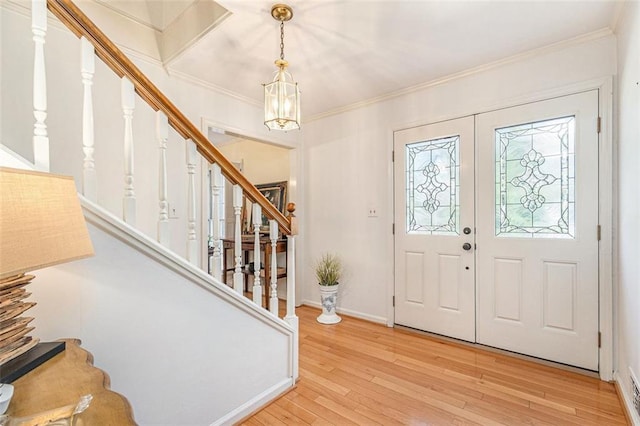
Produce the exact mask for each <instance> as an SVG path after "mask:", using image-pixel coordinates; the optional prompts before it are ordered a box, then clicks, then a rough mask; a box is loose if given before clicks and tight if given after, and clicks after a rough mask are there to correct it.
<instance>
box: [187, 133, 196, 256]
mask: <svg viewBox="0 0 640 426" xmlns="http://www.w3.org/2000/svg"><path fill="white" fill-rule="evenodd" d="M185 142H186V146H187V173H188V179H189V187H188V189H187V192H188V195H187V197H188V201H187V203H188V204H187V260H188V261H189V262H191V263H193V264H194V265H195V264H196V262H197V259H198V238H197V235H196V160H197V150H196V144H195V143H194V142H193V141H192V140H191V139H187V140H186V141H185Z"/></svg>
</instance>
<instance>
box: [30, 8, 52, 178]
mask: <svg viewBox="0 0 640 426" xmlns="http://www.w3.org/2000/svg"><path fill="white" fill-rule="evenodd" d="M31 32H32V33H33V41H34V43H35V52H34V60H33V116H34V117H35V119H36V121H35V124H34V125H33V162H34V164H35V167H36V169H37V170H41V171H45V172H48V171H49V169H50V164H49V137H48V136H47V125H46V123H45V120H46V119H47V73H46V70H45V64H44V42H45V36H46V35H47V1H46V0H33V1H32V6H31Z"/></svg>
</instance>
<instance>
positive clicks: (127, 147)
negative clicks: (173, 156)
mask: <svg viewBox="0 0 640 426" xmlns="http://www.w3.org/2000/svg"><path fill="white" fill-rule="evenodd" d="M120 88H121V92H120V94H121V98H122V113H123V117H124V199H123V201H122V211H123V218H124V221H125V222H126V223H128V224H130V225H133V226H135V224H136V193H135V189H134V185H133V110H134V109H135V107H136V93H135V89H134V87H133V83H131V81H130V80H129V79H128V78H126V77H122V80H121V86H120Z"/></svg>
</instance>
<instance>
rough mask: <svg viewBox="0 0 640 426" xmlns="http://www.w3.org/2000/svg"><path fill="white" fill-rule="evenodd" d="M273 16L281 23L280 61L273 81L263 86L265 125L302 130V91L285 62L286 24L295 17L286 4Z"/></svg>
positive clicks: (279, 128)
mask: <svg viewBox="0 0 640 426" xmlns="http://www.w3.org/2000/svg"><path fill="white" fill-rule="evenodd" d="M271 16H273V18H274V19H276V20H277V21H280V59H278V60H276V61H275V64H276V67H278V70H277V71H276V73H275V75H274V77H273V81H272V82H271V83H267V84H263V86H264V124H265V126H267V127H268V128H269V130H272V129H273V130H284V131H287V130H295V129H299V128H300V91H299V90H298V83H296V82H295V81H293V77H291V73H289V72H288V71H287V66H288V65H289V63H288V62H287V61H285V60H284V23H285V21H289V20H290V19H291V18H292V17H293V10H292V9H291V7H289V6H287V5H286V4H276V5H274V6H273V7H272V8H271Z"/></svg>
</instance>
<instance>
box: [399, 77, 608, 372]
mask: <svg viewBox="0 0 640 426" xmlns="http://www.w3.org/2000/svg"><path fill="white" fill-rule="evenodd" d="M594 89H597V90H598V112H599V116H600V119H601V127H600V134H599V137H598V145H599V146H598V170H599V175H598V198H599V203H598V222H599V224H600V227H601V233H600V242H599V247H598V270H599V273H598V282H599V285H598V298H599V314H598V326H599V331H600V335H601V340H600V343H601V345H600V348H599V351H598V355H599V366H598V370H599V375H600V379H601V380H604V381H611V380H613V368H614V366H613V336H614V335H613V325H614V318H613V313H614V306H613V303H614V300H613V288H614V286H613V283H614V281H613V216H614V211H613V162H614V157H613V77H612V76H607V77H603V78H598V79H593V80H588V81H584V82H580V83H576V84H571V85H566V86H563V87H560V88H555V89H549V90H543V91H538V92H534V93H531V94H528V95H525V96H520V97H516V98H513V99H505V100H503V101H499V102H496V103H493V104H488V105H484V106H482V107H477V108H474V109H473V110H464V109H461V110H460V111H458V112H456V113H452V114H446V115H442V116H436V117H433V119H429V120H427V121H413V122H408V123H396V124H395V125H392V126H390V127H389V129H388V137H389V140H390V145H391V149H390V150H389V161H388V162H387V164H388V165H389V166H388V169H387V176H388V179H387V181H388V182H389V187H388V188H389V194H390V196H389V199H388V207H389V209H390V211H395V210H394V195H395V194H394V191H395V184H394V175H393V172H394V163H393V155H394V154H393V146H394V133H395V132H397V131H400V130H405V129H409V128H412V127H418V126H424V125H429V124H434V123H438V122H441V121H447V120H453V119H456V118H461V117H465V116H469V115H474V116H475V115H478V114H482V113H486V112H491V111H495V110H499V109H505V108H511V107H515V106H518V105H523V104H528V103H534V102H538V101H543V100H547V99H552V98H557V97H562V96H568V95H572V94H576V93H580V92H585V91H589V90H594ZM596 124H597V123H594V126H595V125H596ZM392 221H393V223H395V216H394V217H393V218H392ZM393 223H391V224H389V227H390V228H391V227H392V226H393ZM389 239H390V243H389V245H388V246H389V247H390V254H389V256H390V258H391V259H393V258H394V255H395V241H394V235H392V234H391V235H390V236H389ZM388 283H389V284H387V296H388V297H387V301H388V303H387V318H388V320H387V325H388V326H389V327H393V326H394V325H395V308H394V306H393V295H394V289H395V264H394V267H393V268H392V270H391V276H390V277H389V279H388Z"/></svg>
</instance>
